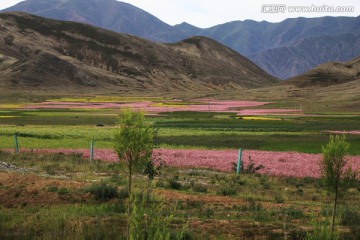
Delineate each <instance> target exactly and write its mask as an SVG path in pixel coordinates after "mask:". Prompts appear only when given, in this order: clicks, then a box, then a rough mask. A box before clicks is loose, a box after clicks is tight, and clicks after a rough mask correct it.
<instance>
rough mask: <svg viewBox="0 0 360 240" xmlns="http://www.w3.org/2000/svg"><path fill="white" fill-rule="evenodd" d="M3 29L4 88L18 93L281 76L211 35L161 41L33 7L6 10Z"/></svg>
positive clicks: (163, 87) (236, 83)
mask: <svg viewBox="0 0 360 240" xmlns="http://www.w3.org/2000/svg"><path fill="white" fill-rule="evenodd" d="M0 31H1V33H2V34H1V37H0V88H1V89H2V90H5V91H10V92H11V91H15V92H19V91H36V92H40V93H41V92H43V93H44V92H52V93H53V94H57V93H58V94H61V93H66V94H71V93H107V94H109V93H110V94H118V93H139V92H141V93H146V92H148V93H153V94H159V93H166V92H176V91H179V92H186V91H193V92H201V91H214V90H215V91H217V90H224V89H245V88H254V87H262V86H267V85H271V84H273V83H276V82H277V81H278V80H277V79H276V78H274V77H272V76H271V75H269V74H267V73H266V72H265V71H263V70H262V69H261V68H259V67H258V66H257V65H255V64H254V63H252V62H251V61H249V60H248V59H247V58H245V57H243V56H241V55H240V54H239V53H237V52H236V51H234V50H232V49H230V48H228V47H226V46H223V45H222V44H220V43H218V42H216V41H215V40H212V39H209V38H206V37H192V38H188V39H185V40H183V41H180V42H177V43H171V44H165V43H155V42H152V41H149V40H146V39H142V38H139V37H136V36H133V35H128V34H121V33H115V32H111V31H108V30H105V29H100V28H96V27H94V26H91V25H88V24H83V23H78V22H69V21H58V20H52V19H47V18H43V17H39V16H35V15H29V14H27V13H1V14H0Z"/></svg>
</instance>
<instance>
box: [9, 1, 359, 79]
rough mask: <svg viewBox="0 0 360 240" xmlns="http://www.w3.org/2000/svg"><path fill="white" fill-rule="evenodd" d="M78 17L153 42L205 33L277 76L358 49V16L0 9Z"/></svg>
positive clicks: (106, 5)
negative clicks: (228, 18)
mask: <svg viewBox="0 0 360 240" xmlns="http://www.w3.org/2000/svg"><path fill="white" fill-rule="evenodd" d="M8 11H23V12H28V13H32V14H36V15H40V16H44V17H50V18H54V19H59V20H70V21H78V22H83V23H89V24H92V25H94V26H98V27H101V28H105V29H109V30H112V31H116V32H122V33H128V34H132V35H136V36H139V37H143V38H146V39H149V40H153V41H158V42H177V41H180V40H184V39H185V38H188V37H191V36H206V37H209V38H212V39H214V40H217V41H218V42H220V43H222V44H224V45H226V46H228V47H230V48H232V49H234V50H235V51H237V52H239V53H240V54H242V55H244V56H246V57H248V58H249V59H250V60H252V61H253V62H255V63H256V64H257V65H259V66H260V67H261V68H263V69H264V70H266V71H267V72H268V73H270V74H272V75H273V76H276V77H278V78H280V79H287V78H291V77H294V76H296V75H299V74H302V73H304V72H306V71H308V70H310V69H312V68H314V67H316V66H318V65H319V64H321V63H325V62H331V61H349V60H351V59H353V58H355V57H356V56H358V55H360V42H359V36H360V35H359V33H360V17H320V18H294V19H286V20H284V21H282V22H279V23H270V22H266V21H263V22H256V21H252V20H246V21H233V22H229V23H225V24H220V25H217V26H214V27H210V28H206V29H201V28H198V27H195V26H192V25H190V24H188V23H182V24H178V25H175V26H170V25H168V24H166V23H164V22H162V21H161V20H159V19H158V18H156V17H155V16H153V15H151V14H149V13H147V12H145V11H143V10H141V9H139V8H136V7H134V6H132V5H130V4H127V3H122V2H118V1H116V0H51V1H49V0H27V1H24V2H21V3H19V4H17V5H15V6H13V7H10V8H8V9H5V10H3V12H8Z"/></svg>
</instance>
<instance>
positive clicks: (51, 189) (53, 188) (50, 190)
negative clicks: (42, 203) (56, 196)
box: [47, 185, 59, 192]
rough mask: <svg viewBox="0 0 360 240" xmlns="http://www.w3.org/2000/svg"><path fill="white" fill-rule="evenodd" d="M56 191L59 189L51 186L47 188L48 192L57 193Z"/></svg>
mask: <svg viewBox="0 0 360 240" xmlns="http://www.w3.org/2000/svg"><path fill="white" fill-rule="evenodd" d="M58 190H59V188H58V187H57V186H53V185H51V186H48V187H47V191H48V192H57V191H58Z"/></svg>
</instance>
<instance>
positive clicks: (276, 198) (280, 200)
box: [275, 195, 285, 203]
mask: <svg viewBox="0 0 360 240" xmlns="http://www.w3.org/2000/svg"><path fill="white" fill-rule="evenodd" d="M275 202H276V203H284V202H285V200H284V198H283V196H281V195H276V196H275Z"/></svg>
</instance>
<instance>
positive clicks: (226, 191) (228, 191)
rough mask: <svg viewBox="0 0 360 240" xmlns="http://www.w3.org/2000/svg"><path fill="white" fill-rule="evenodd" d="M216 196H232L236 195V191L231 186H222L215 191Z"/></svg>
mask: <svg viewBox="0 0 360 240" xmlns="http://www.w3.org/2000/svg"><path fill="white" fill-rule="evenodd" d="M217 194H218V195H222V196H233V195H236V194H237V189H236V188H235V187H232V186H223V187H221V188H220V189H219V190H218V191H217Z"/></svg>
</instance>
